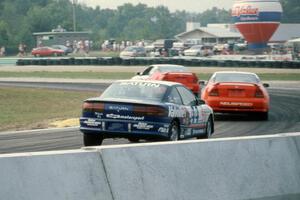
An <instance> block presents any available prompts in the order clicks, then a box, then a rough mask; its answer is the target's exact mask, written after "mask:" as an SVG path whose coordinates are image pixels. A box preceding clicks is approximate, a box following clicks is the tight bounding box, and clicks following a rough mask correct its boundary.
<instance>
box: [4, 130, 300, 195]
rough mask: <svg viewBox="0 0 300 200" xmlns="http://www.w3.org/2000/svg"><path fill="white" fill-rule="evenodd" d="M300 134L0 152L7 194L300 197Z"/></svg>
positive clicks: (5, 192)
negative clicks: (21, 152)
mask: <svg viewBox="0 0 300 200" xmlns="http://www.w3.org/2000/svg"><path fill="white" fill-rule="evenodd" d="M299 166H300V133H291V134H278V135H272V136H255V137H244V138H226V139H210V140H188V141H182V142H165V143H148V144H136V145H119V146H102V147H89V148H84V149H82V150H76V151H62V152H41V153H25V154H8V155H0V185H1V187H0V196H1V199H10V200H19V199H30V200H35V199H36V200H40V199H43V200H48V199H49V200H53V199H56V200H60V199H62V200H65V199H72V200H82V199H91V200H93V199H105V200H110V199H111V200H124V199H130V200H141V199H143V200H153V199H189V200H207V199H210V200H221V199H222V200H227V199H228V200H232V199H234V200H238V199H241V200H242V199H243V200H244V199H252V200H281V199H289V200H299V199H300V167H299Z"/></svg>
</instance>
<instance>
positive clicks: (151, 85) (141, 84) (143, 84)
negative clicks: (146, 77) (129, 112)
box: [120, 82, 160, 88]
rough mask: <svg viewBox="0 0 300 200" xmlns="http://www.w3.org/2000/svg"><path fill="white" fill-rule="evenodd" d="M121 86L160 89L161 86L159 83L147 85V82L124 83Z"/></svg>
mask: <svg viewBox="0 0 300 200" xmlns="http://www.w3.org/2000/svg"><path fill="white" fill-rule="evenodd" d="M120 85H134V86H135V85H137V86H143V87H155V88H158V87H160V84H158V83H147V82H122V83H120Z"/></svg>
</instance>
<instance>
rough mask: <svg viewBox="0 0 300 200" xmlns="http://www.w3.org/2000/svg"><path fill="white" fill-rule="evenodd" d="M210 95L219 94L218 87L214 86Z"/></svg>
mask: <svg viewBox="0 0 300 200" xmlns="http://www.w3.org/2000/svg"><path fill="white" fill-rule="evenodd" d="M208 95H209V96H219V90H218V88H213V89H211V90H210V91H209V92H208Z"/></svg>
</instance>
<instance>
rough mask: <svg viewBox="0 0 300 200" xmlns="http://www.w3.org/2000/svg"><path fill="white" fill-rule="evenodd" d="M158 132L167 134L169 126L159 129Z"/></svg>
mask: <svg viewBox="0 0 300 200" xmlns="http://www.w3.org/2000/svg"><path fill="white" fill-rule="evenodd" d="M158 132H159V133H168V132H169V126H167V125H164V126H162V127H159V129H158Z"/></svg>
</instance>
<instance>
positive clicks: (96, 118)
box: [80, 80, 214, 146]
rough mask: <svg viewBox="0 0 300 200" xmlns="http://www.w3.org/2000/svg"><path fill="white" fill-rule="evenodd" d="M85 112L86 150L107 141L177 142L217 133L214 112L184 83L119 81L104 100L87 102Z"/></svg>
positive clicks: (103, 97)
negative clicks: (143, 140)
mask: <svg viewBox="0 0 300 200" xmlns="http://www.w3.org/2000/svg"><path fill="white" fill-rule="evenodd" d="M82 109H83V110H82V116H81V117H80V131H81V132H82V133H83V143H84V145H85V146H94V145H101V144H102V141H103V140H104V139H105V138H115V137H120V138H128V139H129V141H132V142H137V141H138V140H140V139H147V140H170V141H176V140H179V139H186V138H192V137H197V138H198V139H200V138H208V137H210V136H211V135H212V134H213V132H214V115H213V111H212V109H211V108H210V107H209V106H207V105H206V104H205V103H204V101H202V100H200V99H198V98H196V97H195V96H194V95H193V93H192V92H191V91H190V90H189V89H187V88H186V87H185V86H183V85H182V84H180V83H174V82H167V81H143V80H123V81H116V82H115V83H113V84H112V85H110V86H109V87H108V88H107V89H106V90H105V91H104V92H103V93H102V94H101V96H100V97H95V98H90V99H87V100H85V101H84V103H83V108H82Z"/></svg>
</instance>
